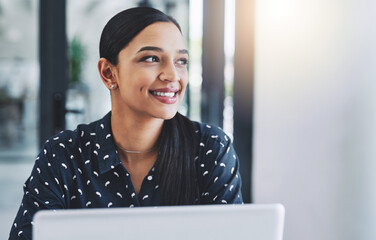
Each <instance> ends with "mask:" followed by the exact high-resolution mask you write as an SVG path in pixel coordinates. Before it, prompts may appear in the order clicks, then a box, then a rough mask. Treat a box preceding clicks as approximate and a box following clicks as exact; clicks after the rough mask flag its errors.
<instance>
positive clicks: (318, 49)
mask: <svg viewBox="0 0 376 240" xmlns="http://www.w3.org/2000/svg"><path fill="white" fill-rule="evenodd" d="M375 10H376V1H374V0H259V1H256V32H255V38H256V39H255V41H256V49H255V125H254V127H255V135H254V150H255V153H254V173H253V174H254V175H253V177H254V178H253V179H254V197H255V199H254V200H255V202H259V203H261V202H281V203H283V204H284V205H285V207H286V226H285V239H286V240H302V239H304V240H311V239H312V240H317V239H320V240H336V239H338V240H339V239H341V240H347V239H348V240H350V239H351V240H353V239H357V240H360V239H376V228H375V227H374V226H373V225H374V224H375V223H376V184H375V183H376V27H375V26H376V25H375V23H376V12H375Z"/></svg>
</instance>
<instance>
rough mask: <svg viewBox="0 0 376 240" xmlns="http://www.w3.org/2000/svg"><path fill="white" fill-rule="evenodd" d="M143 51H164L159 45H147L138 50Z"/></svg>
mask: <svg viewBox="0 0 376 240" xmlns="http://www.w3.org/2000/svg"><path fill="white" fill-rule="evenodd" d="M142 51H157V52H163V49H162V48H159V47H153V46H146V47H142V48H140V50H138V51H137V53H139V52H142Z"/></svg>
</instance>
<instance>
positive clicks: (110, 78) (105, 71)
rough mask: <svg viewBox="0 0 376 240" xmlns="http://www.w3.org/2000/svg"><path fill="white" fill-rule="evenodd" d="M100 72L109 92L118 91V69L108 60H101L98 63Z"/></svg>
mask: <svg viewBox="0 0 376 240" xmlns="http://www.w3.org/2000/svg"><path fill="white" fill-rule="evenodd" d="M98 71H99V75H100V76H101V79H102V81H103V83H104V85H106V87H107V88H108V89H109V90H114V89H117V87H118V84H117V79H116V76H117V75H116V68H115V66H114V65H113V64H112V63H110V62H109V61H108V60H107V59H106V58H100V59H99V61H98Z"/></svg>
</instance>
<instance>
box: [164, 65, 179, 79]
mask: <svg viewBox="0 0 376 240" xmlns="http://www.w3.org/2000/svg"><path fill="white" fill-rule="evenodd" d="M159 78H160V80H161V81H169V82H174V81H179V80H180V75H179V73H178V71H177V69H176V67H175V65H174V63H172V62H167V63H165V64H164V66H163V67H162V71H161V73H160V75H159Z"/></svg>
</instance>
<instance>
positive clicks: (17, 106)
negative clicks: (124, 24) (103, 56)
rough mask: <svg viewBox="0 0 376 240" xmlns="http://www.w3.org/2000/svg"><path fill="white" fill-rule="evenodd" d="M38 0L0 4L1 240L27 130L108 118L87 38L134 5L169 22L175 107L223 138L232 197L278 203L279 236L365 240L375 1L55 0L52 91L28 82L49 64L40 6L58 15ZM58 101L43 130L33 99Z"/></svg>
mask: <svg viewBox="0 0 376 240" xmlns="http://www.w3.org/2000/svg"><path fill="white" fill-rule="evenodd" d="M46 2H54V3H55V4H56V3H58V2H60V3H61V2H64V1H57V0H56V1H51V0H50V1H48V0H47V1H44V0H12V1H9V0H0V196H1V197H0V238H1V239H6V238H7V236H8V233H9V229H10V227H11V224H12V222H13V219H14V217H15V214H16V212H17V209H18V207H19V204H20V202H21V197H22V194H23V192H22V185H23V183H24V181H25V180H26V178H27V177H28V175H29V173H30V171H31V168H32V166H33V164H34V160H35V157H36V155H37V154H38V152H39V148H40V142H43V141H44V140H45V139H43V137H41V136H42V135H43V134H50V135H52V134H53V131H54V130H58V129H59V128H61V127H63V128H67V129H74V128H75V126H76V125H77V124H78V123H87V122H91V121H94V120H97V119H99V118H101V117H102V116H103V115H104V114H106V113H107V112H108V111H109V110H110V98H109V93H108V90H107V89H106V88H105V87H104V86H103V84H102V82H101V80H100V78H99V76H98V74H97V67H96V64H97V60H98V44H99V37H100V33H101V31H102V29H103V27H104V25H105V23H106V22H107V21H108V20H109V18H110V17H111V16H113V15H114V14H115V13H117V12H119V11H120V10H123V9H126V8H130V7H134V6H138V5H151V6H153V7H156V8H158V9H160V10H163V11H165V12H167V13H168V14H170V15H172V16H174V17H175V18H176V19H177V20H178V22H179V23H180V24H181V26H182V31H183V35H184V37H185V38H186V40H187V43H188V46H189V50H190V65H189V68H190V76H189V78H190V79H189V82H190V85H189V94H187V97H186V100H185V102H184V104H183V105H182V107H181V109H180V111H181V112H182V113H183V114H186V115H188V116H190V117H191V118H192V119H193V120H201V121H204V122H211V123H214V124H217V125H219V126H221V127H223V129H224V130H225V131H226V132H227V133H228V134H229V135H230V136H232V138H233V140H234V145H235V147H236V149H237V152H238V154H239V156H240V157H241V167H242V175H243V181H244V191H243V193H244V198H245V200H246V202H254V203H274V202H279V203H282V204H284V205H285V207H286V224H285V237H284V239H286V240H301V239H305V240H316V239H321V240H353V239H362V240H371V239H376V229H375V228H374V226H373V225H374V223H376V204H375V202H376V184H374V182H376V177H375V176H376V174H374V173H375V172H376V161H375V160H374V159H376V147H375V146H376V124H375V123H376V94H375V93H376V67H375V66H376V28H375V27H374V26H373V25H374V24H373V22H375V21H376V15H375V14H374V9H376V2H375V1H373V0H348V1H343V0H282V1H281V0H279V1H277V0H179V1H173V0H150V1H145V0H143V1H140V0H132V1H120V0H106V1H104V0H80V1H74V0H66V1H65V4H64V6H65V8H60V12H61V11H63V12H64V13H65V14H64V16H65V19H63V20H64V21H63V22H64V24H62V26H65V30H64V29H63V30H64V31H62V32H64V34H65V39H60V40H59V42H58V44H59V43H61V44H62V47H61V49H63V50H64V51H63V52H64V53H65V54H63V55H64V56H62V57H63V59H64V58H65V59H66V65H65V66H64V68H65V69H66V72H67V74H66V75H64V74H63V75H64V77H65V80H66V81H65V82H66V84H65V85H64V86H65V87H64V90H63V92H62V93H59V92H58V90H56V89H53V86H52V87H51V86H50V85H49V83H54V81H57V79H59V77H61V76H56V78H55V77H49V78H47V81H48V82H47V83H46V84H44V86H43V85H41V84H40V82H41V79H44V80H43V81H46V75H45V73H44V72H43V71H41V69H45V68H44V67H46V66H47V67H48V66H49V65H48V63H49V62H51V61H52V62H53V61H56V59H48V54H46V52H44V51H41V50H44V48H46V45H43V44H40V42H41V41H42V42H43V41H44V40H43V38H41V37H40V34H41V32H43V33H45V32H46V31H47V33H46V34H47V35H48V31H49V29H50V28H49V26H46V25H45V24H43V22H40V19H45V18H44V17H45V16H46V14H41V12H42V13H43V12H44V13H46V12H52V11H59V10H56V9H54V8H53V6H51V5H48V4H47V5H46ZM42 6H43V7H42ZM61 9H63V10H61ZM42 15H43V16H42ZM57 16H58V15H56V18H57ZM58 24H61V22H60V23H58ZM60 30H61V29H60ZM43 36H44V35H43ZM47 41H48V39H47ZM65 43H66V45H65ZM46 57H47V63H46V61H45V60H43V61H42V60H41V59H45V58H46ZM58 57H59V56H57V57H56V58H58ZM60 57H61V56H60ZM42 65H43V66H42ZM68 69H69V71H68ZM63 70H64V69H63ZM68 72H69V74H68ZM46 86H47V88H46ZM49 87H50V88H51V89H48V88H49ZM41 89H42V90H41ZM41 91H47V92H48V91H50V92H53V91H57V94H62V95H56V94H55V95H53V96H52V97H53V99H52V98H51V99H48V98H46V94H45V95H43V94H42V96H41ZM56 96H59V97H56ZM41 98H42V99H41ZM61 99H63V100H64V108H65V109H68V110H70V111H69V112H67V114H65V117H63V118H64V121H62V122H58V123H57V124H58V125H59V126H58V127H56V126H55V128H52V130H49V129H47V128H48V127H49V126H50V125H51V124H52V125H51V126H52V127H53V123H54V121H55V120H56V119H55V120H54V115H55V114H58V113H56V112H54V111H55V110H56V108H53V107H54V105H53V104H52V105H43V104H44V102H47V103H48V102H54V101H60V100H61ZM41 106H48V107H50V108H48V107H46V108H42V107H41ZM55 106H58V107H59V104H57V105H55ZM60 107H61V106H60ZM64 108H63V110H65V109H64ZM47 130H48V131H50V133H48V131H47ZM245 237H246V236H245Z"/></svg>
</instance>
